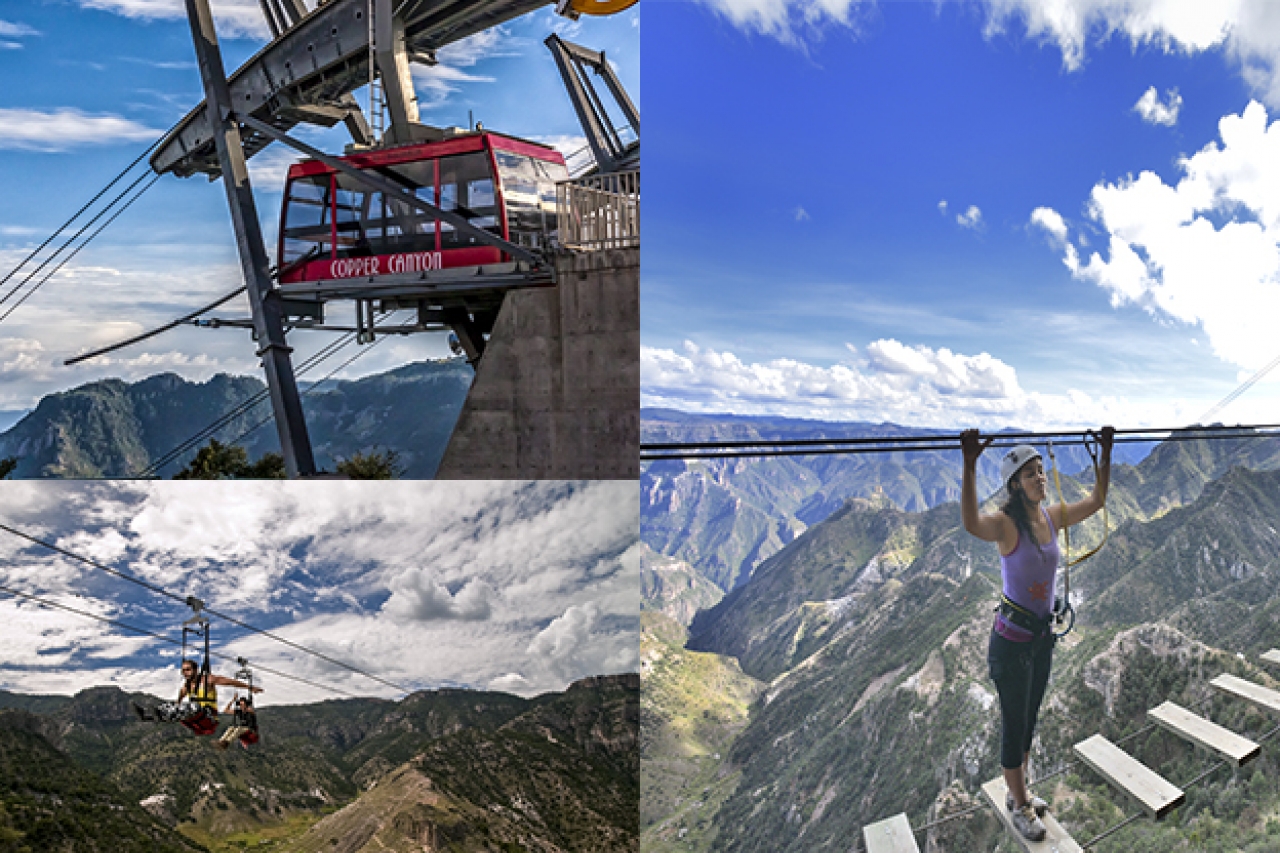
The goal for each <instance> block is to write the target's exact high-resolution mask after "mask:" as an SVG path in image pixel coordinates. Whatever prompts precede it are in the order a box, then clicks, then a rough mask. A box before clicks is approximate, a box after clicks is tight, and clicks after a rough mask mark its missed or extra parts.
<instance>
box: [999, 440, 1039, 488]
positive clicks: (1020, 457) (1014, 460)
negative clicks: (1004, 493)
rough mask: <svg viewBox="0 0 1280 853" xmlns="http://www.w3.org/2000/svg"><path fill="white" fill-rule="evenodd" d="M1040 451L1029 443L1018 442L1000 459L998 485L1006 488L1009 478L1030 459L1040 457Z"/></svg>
mask: <svg viewBox="0 0 1280 853" xmlns="http://www.w3.org/2000/svg"><path fill="white" fill-rule="evenodd" d="M1040 458H1041V456H1040V451H1039V450H1036V449H1035V448H1034V447H1032V446H1031V445H1029V444H1019V445H1018V446H1017V447H1015V448H1013V449H1011V450H1010V451H1009V452H1008V453H1006V454H1005V455H1004V457H1003V458H1002V459H1001V460H1000V485H1002V486H1004V487H1005V488H1008V486H1009V479H1010V478H1011V477H1013V475H1014V474H1016V473H1018V471H1019V470H1021V468H1022V466H1023V465H1026V464H1027V463H1028V462H1030V461H1031V460H1032V459H1040Z"/></svg>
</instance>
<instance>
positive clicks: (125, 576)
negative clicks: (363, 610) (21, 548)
mask: <svg viewBox="0 0 1280 853" xmlns="http://www.w3.org/2000/svg"><path fill="white" fill-rule="evenodd" d="M0 530H3V531H5V532H7V533H10V534H12V535H14V536H17V537H18V538H20V539H25V540H27V541H28V542H31V543H33V544H35V545H39V546H40V547H42V548H47V549H48V550H50V551H53V552H55V553H57V554H61V555H62V556H64V557H67V558H69V559H72V560H75V561H76V562H79V563H83V564H84V565H86V566H91V567H93V568H95V569H98V570H100V571H103V572H106V573H107V574H109V575H111V576H113V577H117V578H120V579H121V580H126V581H128V582H129V583H133V584H137V585H138V586H140V587H142V588H143V589H145V590H148V591H149V592H153V593H155V594H156V595H162V596H164V597H166V598H169V599H172V600H174V601H177V602H179V603H181V604H182V605H183V606H190V602H189V600H188V599H189V598H190V596H182V595H178V594H177V593H174V592H170V591H169V590H167V589H165V588H164V587H160V586H156V585H155V584H153V583H150V582H148V581H145V580H143V579H142V578H140V577H137V576H136V575H131V574H129V573H128V572H122V571H120V570H119V569H113V568H111V567H110V566H107V565H104V564H103V563H100V562H98V561H97V560H95V559H93V558H92V557H86V556H84V555H83V554H77V553H75V552H74V551H69V550H67V549H66V548H63V547H61V546H59V545H55V544H53V543H52V542H47V541H45V540H44V539H40V538H39V537H37V536H32V535H31V534H29V533H24V532H22V531H21V530H17V529H16V528H13V527H10V526H9V525H7V524H5V523H3V522H0ZM203 610H204V612H205V613H208V614H210V615H212V616H216V617H217V618H219V619H221V620H223V621H224V622H230V623H231V624H232V625H235V626H237V627H240V628H244V629H245V630H246V631H251V632H253V633H255V634H261V635H262V636H264V637H268V638H270V639H272V640H275V641H276V642H277V643H283V644H284V645H286V646H288V647H290V648H292V649H296V650H298V651H300V652H305V653H306V654H309V655H311V656H312V657H316V658H319V659H320V660H322V661H325V662H326V663H330V664H333V665H334V666H338V667H341V668H343V669H345V670H348V671H350V672H354V673H357V674H359V675H363V676H364V677H365V678H369V679H372V680H373V681H376V682H378V683H379V684H385V685H386V686H387V687H393V688H395V689H396V690H398V691H400V692H401V693H409V692H410V691H409V690H408V689H407V688H404V687H401V686H400V685H399V684H396V683H395V682H392V681H388V680H386V679H385V678H382V677H381V676H377V675H374V674H372V673H370V672H366V671H364V670H363V669H360V668H359V667H355V666H352V665H351V664H349V663H345V662H343V661H340V660H338V659H336V658H332V657H330V656H329V655H326V654H324V653H323V652H317V651H314V650H312V649H309V648H307V647H306V646H303V645H300V644H298V643H295V642H293V641H292V640H286V639H285V638H284V637H281V636H280V635H278V634H275V633H272V632H271V631H267V630H265V629H262V628H255V627H254V626H253V625H250V624H248V623H247V622H244V621H241V620H240V619H237V618H236V617H234V616H230V615H228V614H226V613H222V612H219V611H217V610H214V609H213V608H211V607H208V606H205V607H204V608H203Z"/></svg>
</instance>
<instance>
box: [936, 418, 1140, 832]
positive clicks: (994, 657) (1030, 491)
mask: <svg viewBox="0 0 1280 853" xmlns="http://www.w3.org/2000/svg"><path fill="white" fill-rule="evenodd" d="M1114 435H1115V430H1113V429H1112V428H1111V427H1103V428H1102V434H1101V436H1100V440H1099V444H1100V446H1101V453H1100V459H1099V461H1098V479H1097V482H1096V483H1094V486H1093V492H1092V494H1090V495H1089V497H1087V498H1085V499H1084V500H1082V501H1077V502H1076V503H1060V504H1054V505H1053V506H1051V507H1049V508H1048V509H1047V510H1046V509H1044V508H1043V507H1042V506H1041V504H1043V503H1044V500H1045V497H1046V491H1047V488H1046V487H1047V485H1048V483H1047V481H1046V479H1045V473H1044V463H1043V462H1042V461H1041V459H1040V454H1039V452H1038V451H1036V449H1035V448H1033V447H1031V446H1030V445H1027V444H1023V445H1019V446H1018V447H1014V448H1012V449H1011V450H1009V451H1008V452H1007V453H1006V454H1005V455H1004V457H1002V459H1001V461H1000V479H1001V480H1002V482H1003V484H1004V488H1005V492H1006V494H1007V500H1006V501H1005V503H1004V505H1003V506H1001V507H1000V510H999V511H998V512H995V513H992V514H989V515H988V514H985V513H981V512H979V510H978V487H977V484H976V482H975V472H976V470H977V465H978V457H979V456H981V455H982V451H984V450H986V449H987V447H988V446H989V445H990V444H991V441H992V439H990V438H988V439H987V440H986V441H982V440H981V439H980V438H979V437H978V431H977V430H973V429H971V430H966V431H965V432H963V433H961V434H960V446H961V449H962V451H963V452H964V479H963V481H962V485H961V491H960V514H961V516H962V518H963V519H964V529H965V530H967V531H969V532H970V533H972V534H973V535H974V536H977V537H978V538H979V539H982V540H984V541H987V542H995V543H996V545H997V546H998V547H999V549H1000V573H1001V579H1002V582H1003V592H1004V594H1003V595H1002V596H1001V604H1000V609H999V611H998V612H997V615H996V619H995V624H994V625H993V626H992V630H991V641H990V645H989V646H988V650H987V666H988V668H989V669H990V672H991V679H992V680H993V681H994V682H995V683H996V692H997V693H999V695H1000V766H1001V767H1002V768H1003V770H1004V779H1005V783H1006V784H1007V785H1008V786H1009V794H1008V797H1007V799H1006V800H1005V804H1006V805H1007V806H1008V808H1009V810H1010V811H1011V812H1012V813H1013V814H1012V818H1013V824H1014V826H1016V827H1017V828H1018V831H1019V832H1021V833H1022V834H1023V835H1024V836H1026V837H1027V838H1029V839H1031V840H1032V841H1040V840H1041V839H1043V838H1044V835H1045V828H1044V824H1043V822H1041V820H1040V816H1041V815H1043V814H1044V812H1045V810H1046V808H1047V805H1046V804H1045V802H1044V800H1041V799H1040V798H1039V797H1032V796H1031V794H1030V792H1029V791H1028V790H1027V760H1028V759H1029V758H1030V756H1031V739H1032V737H1033V735H1034V734H1035V727H1036V717H1037V716H1038V715H1039V713H1040V700H1041V699H1043V698H1044V691H1045V688H1046V687H1047V686H1048V684H1049V669H1050V665H1051V663H1052V660H1053V643H1054V637H1053V634H1052V633H1051V632H1050V626H1051V623H1052V618H1053V617H1052V611H1053V596H1054V589H1055V582H1056V577H1057V570H1058V557H1059V553H1058V542H1057V532H1058V530H1060V529H1062V528H1064V527H1070V526H1071V525H1073V524H1079V523H1080V522H1081V521H1084V520H1085V519H1086V518H1088V517H1089V516H1091V515H1093V514H1094V513H1095V512H1097V511H1098V510H1100V509H1102V505H1103V504H1104V503H1106V500H1107V484H1108V483H1109V482H1110V479H1111V442H1112V438H1113V437H1114Z"/></svg>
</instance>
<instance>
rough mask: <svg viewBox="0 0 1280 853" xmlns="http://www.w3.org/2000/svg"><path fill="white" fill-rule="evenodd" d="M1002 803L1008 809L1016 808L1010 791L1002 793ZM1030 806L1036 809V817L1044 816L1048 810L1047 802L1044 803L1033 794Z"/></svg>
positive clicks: (1014, 809)
mask: <svg viewBox="0 0 1280 853" xmlns="http://www.w3.org/2000/svg"><path fill="white" fill-rule="evenodd" d="M1028 793H1030V792H1028ZM1004 805H1005V808H1007V809H1008V810H1009V811H1016V808H1015V806H1014V804H1013V793H1012V792H1009V793H1006V794H1005V795H1004ZM1031 808H1033V809H1035V810H1036V816H1037V817H1044V813H1045V812H1047V811H1048V810H1049V804H1048V803H1046V802H1045V801H1044V800H1042V799H1040V798H1039V797H1037V796H1036V795H1035V794H1031Z"/></svg>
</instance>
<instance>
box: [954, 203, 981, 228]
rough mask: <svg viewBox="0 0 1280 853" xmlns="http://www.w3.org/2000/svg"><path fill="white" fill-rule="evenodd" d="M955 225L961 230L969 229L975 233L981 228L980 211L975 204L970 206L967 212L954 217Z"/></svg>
mask: <svg viewBox="0 0 1280 853" xmlns="http://www.w3.org/2000/svg"><path fill="white" fill-rule="evenodd" d="M956 224H957V225H959V226H960V227H961V228H971V229H973V230H974V231H977V230H978V229H980V228H981V227H982V211H981V210H979V209H978V206H977V205H976V204H971V205H969V209H968V210H966V211H965V212H964V213H961V214H959V215H958V216H956Z"/></svg>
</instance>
